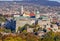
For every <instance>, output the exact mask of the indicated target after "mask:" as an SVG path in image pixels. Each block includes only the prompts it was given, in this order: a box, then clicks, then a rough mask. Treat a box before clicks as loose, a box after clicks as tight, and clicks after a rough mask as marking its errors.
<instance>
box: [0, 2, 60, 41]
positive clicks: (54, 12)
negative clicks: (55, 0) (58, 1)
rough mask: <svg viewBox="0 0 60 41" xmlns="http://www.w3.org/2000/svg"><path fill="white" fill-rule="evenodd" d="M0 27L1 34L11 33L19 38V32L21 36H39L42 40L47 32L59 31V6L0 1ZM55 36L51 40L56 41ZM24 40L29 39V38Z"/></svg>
mask: <svg viewBox="0 0 60 41" xmlns="http://www.w3.org/2000/svg"><path fill="white" fill-rule="evenodd" d="M0 29H1V31H0V33H1V34H2V35H3V36H4V35H7V37H8V36H9V35H11V36H13V37H17V39H18V38H19V39H20V37H18V36H19V34H20V35H21V34H23V37H24V36H26V37H28V36H29V35H33V36H36V37H38V38H39V37H40V38H41V40H40V41H42V39H45V38H46V37H47V35H48V36H50V35H49V34H51V33H53V35H55V33H58V32H59V33H60V6H43V5H36V4H26V3H25V4H22V3H17V2H4V3H0ZM16 33H17V34H16ZM27 35H28V36H27ZM45 35H46V37H45ZM51 35H52V34H51ZM11 36H10V37H11ZM51 37H52V36H50V38H51ZM55 38H56V36H54V37H53V38H52V40H54V41H56V40H55ZM4 39H5V38H4ZM14 39H15V38H14ZM56 39H57V38H56ZM21 40H22V39H21ZM7 41H8V40H7ZM19 41H20V40H19ZM22 41H24V40H22ZM25 41H29V39H27V40H25ZM32 41H34V40H32ZM37 41H38V40H37ZM45 41H46V40H45ZM48 41H49V40H48ZM59 41H60V40H59Z"/></svg>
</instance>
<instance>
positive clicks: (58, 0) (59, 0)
mask: <svg viewBox="0 0 60 41" xmlns="http://www.w3.org/2000/svg"><path fill="white" fill-rule="evenodd" d="M0 1H13V0H0ZM17 1H18V0H17ZM20 1H22V0H20ZM50 1H57V2H60V0H50Z"/></svg>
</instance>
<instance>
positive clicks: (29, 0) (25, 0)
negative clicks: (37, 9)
mask: <svg viewBox="0 0 60 41" xmlns="http://www.w3.org/2000/svg"><path fill="white" fill-rule="evenodd" d="M4 2H6V1H4ZM7 2H9V1H7ZM11 2H12V1H11ZM13 2H17V3H22V4H24V3H27V4H30V3H32V4H37V5H44V6H60V3H59V2H56V1H48V0H23V1H16V0H15V1H13ZM0 3H2V1H0Z"/></svg>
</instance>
